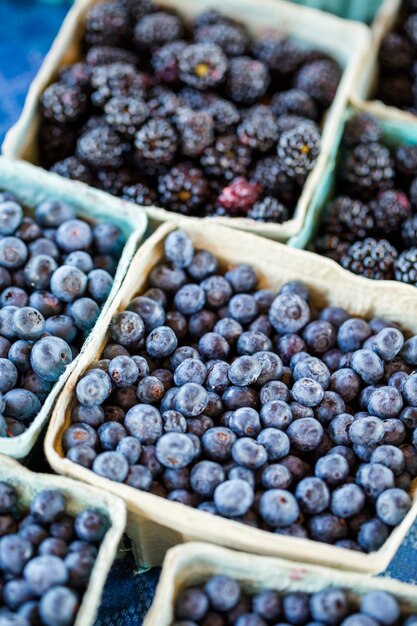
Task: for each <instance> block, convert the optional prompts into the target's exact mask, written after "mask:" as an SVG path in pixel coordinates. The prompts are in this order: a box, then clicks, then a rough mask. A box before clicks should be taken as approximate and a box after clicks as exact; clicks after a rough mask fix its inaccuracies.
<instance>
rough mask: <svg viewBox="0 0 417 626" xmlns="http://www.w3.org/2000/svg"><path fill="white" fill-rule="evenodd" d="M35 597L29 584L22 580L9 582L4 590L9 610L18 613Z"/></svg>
mask: <svg viewBox="0 0 417 626" xmlns="http://www.w3.org/2000/svg"><path fill="white" fill-rule="evenodd" d="M33 597H34V594H33V591H32V590H31V588H30V586H29V585H28V583H27V582H26V581H25V580H23V579H22V578H15V579H12V580H9V581H8V582H7V583H6V584H5V585H4V588H3V600H4V602H5V604H6V605H7V607H8V608H9V609H12V610H13V611H16V610H17V609H18V608H19V607H20V606H21V605H22V604H24V603H25V602H28V601H29V600H32V599H33Z"/></svg>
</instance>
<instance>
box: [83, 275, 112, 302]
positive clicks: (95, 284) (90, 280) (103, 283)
mask: <svg viewBox="0 0 417 626" xmlns="http://www.w3.org/2000/svg"><path fill="white" fill-rule="evenodd" d="M112 288H113V277H112V276H111V274H109V272H107V271H106V270H103V269H101V268H97V269H94V270H91V272H89V274H88V276H87V291H88V293H89V295H90V296H91V297H92V298H93V300H96V301H97V302H101V303H102V302H105V301H106V300H107V298H108V297H109V295H110V292H111V290H112Z"/></svg>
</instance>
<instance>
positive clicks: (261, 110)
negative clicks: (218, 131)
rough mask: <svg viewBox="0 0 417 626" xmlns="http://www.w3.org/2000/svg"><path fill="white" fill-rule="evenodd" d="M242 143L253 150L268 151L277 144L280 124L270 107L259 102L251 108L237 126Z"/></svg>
mask: <svg viewBox="0 0 417 626" xmlns="http://www.w3.org/2000/svg"><path fill="white" fill-rule="evenodd" d="M237 136H238V137H239V141H240V143H242V144H243V145H244V146H249V148H252V149H253V150H259V151H260V152H267V151H268V150H269V149H270V148H272V147H273V146H274V144H276V142H277V139H278V126H277V123H276V121H275V115H274V114H273V112H272V110H271V108H270V107H268V106H265V105H261V104H258V105H256V106H254V107H252V108H251V109H249V110H248V111H247V112H246V114H245V115H244V117H243V119H242V121H241V123H240V124H239V126H238V127H237Z"/></svg>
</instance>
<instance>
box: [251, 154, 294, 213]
mask: <svg viewBox="0 0 417 626" xmlns="http://www.w3.org/2000/svg"><path fill="white" fill-rule="evenodd" d="M250 179H251V180H253V181H254V182H256V183H259V184H260V185H261V187H262V188H263V189H265V190H266V191H267V192H268V193H269V194H271V193H272V194H273V195H276V196H278V198H280V199H281V200H283V202H284V203H285V204H292V201H293V200H294V197H295V195H296V184H295V182H294V179H293V178H290V177H289V176H288V174H286V173H285V172H284V170H283V166H282V163H281V160H280V159H279V158H278V157H277V156H267V157H265V158H263V159H259V161H258V162H257V163H256V165H255V167H254V169H253V170H252V172H251V174H250Z"/></svg>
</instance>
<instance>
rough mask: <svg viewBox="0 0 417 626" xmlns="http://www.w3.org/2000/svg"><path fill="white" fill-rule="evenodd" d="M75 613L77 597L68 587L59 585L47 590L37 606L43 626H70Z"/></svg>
mask: <svg viewBox="0 0 417 626" xmlns="http://www.w3.org/2000/svg"><path fill="white" fill-rule="evenodd" d="M77 611H78V598H77V595H76V594H75V593H74V591H72V590H71V589H68V587H62V586H59V585H57V586H56V587H53V588H52V589H49V590H48V591H47V592H46V593H45V595H44V596H42V598H41V601H40V604H39V615H40V617H41V619H42V623H43V624H45V626H70V624H72V623H73V621H74V616H75V615H76V614H77Z"/></svg>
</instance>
